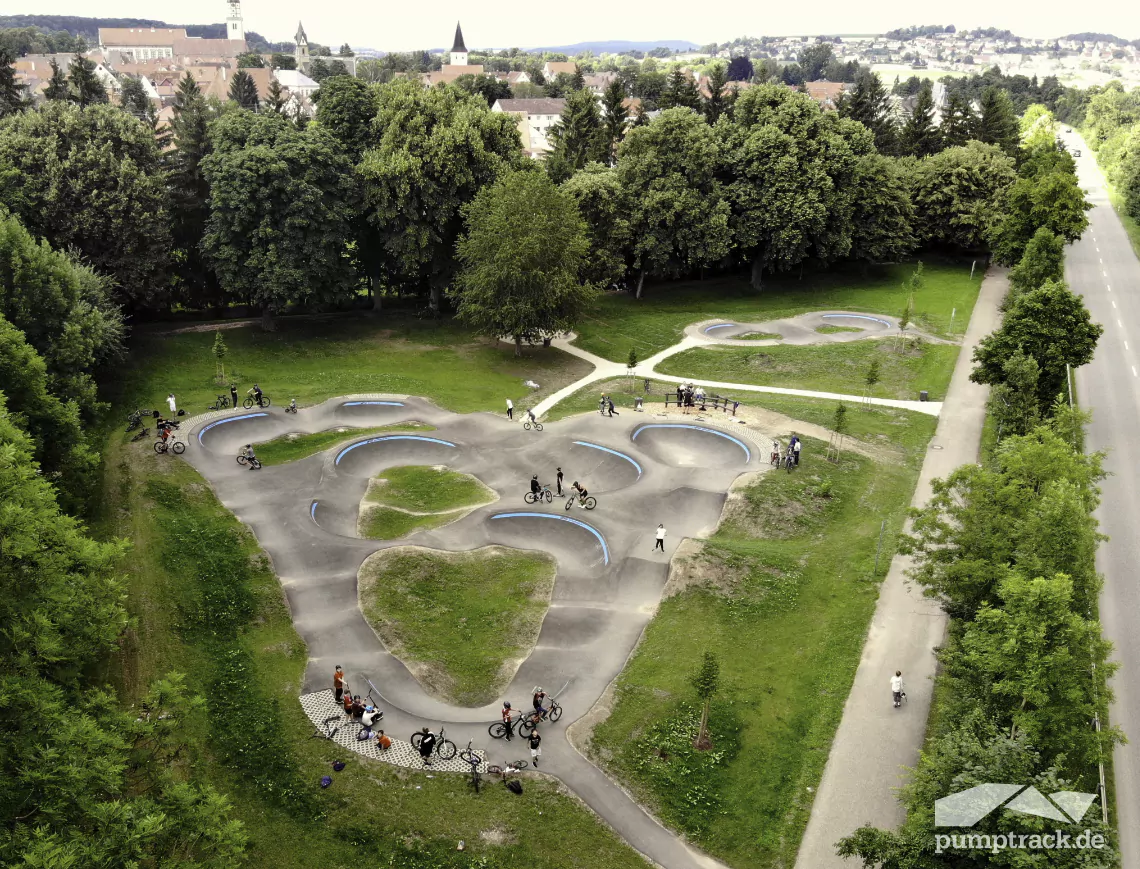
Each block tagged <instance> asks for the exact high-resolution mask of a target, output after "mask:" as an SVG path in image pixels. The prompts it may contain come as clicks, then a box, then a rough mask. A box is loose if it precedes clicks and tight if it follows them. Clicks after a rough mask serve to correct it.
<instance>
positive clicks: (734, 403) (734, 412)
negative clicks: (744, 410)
mask: <svg viewBox="0 0 1140 869" xmlns="http://www.w3.org/2000/svg"><path fill="white" fill-rule="evenodd" d="M738 407H740V402H739V401H734V402H733V403H732V415H733V416H736V409H737V408H738Z"/></svg>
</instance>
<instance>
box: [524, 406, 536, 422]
mask: <svg viewBox="0 0 1140 869" xmlns="http://www.w3.org/2000/svg"><path fill="white" fill-rule="evenodd" d="M526 419H527V422H529V423H530V424H531V425H534V424H535V423H536V422H538V420H537V419H535V417H534V411H533V410H532V409H531V408H529V407H528V408H527V409H526Z"/></svg>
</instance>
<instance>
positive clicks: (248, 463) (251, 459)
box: [242, 444, 257, 471]
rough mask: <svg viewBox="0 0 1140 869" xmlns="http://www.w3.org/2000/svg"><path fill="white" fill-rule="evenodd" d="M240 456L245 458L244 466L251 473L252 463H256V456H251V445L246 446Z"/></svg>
mask: <svg viewBox="0 0 1140 869" xmlns="http://www.w3.org/2000/svg"><path fill="white" fill-rule="evenodd" d="M242 455H244V456H245V465H246V467H247V468H249V469H250V470H251V471H252V470H254V467H253V466H254V463H255V462H256V461H257V456H255V455H254V454H253V444H246V445H245V449H244V450H242Z"/></svg>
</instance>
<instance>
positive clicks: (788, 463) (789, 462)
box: [784, 453, 796, 474]
mask: <svg viewBox="0 0 1140 869" xmlns="http://www.w3.org/2000/svg"><path fill="white" fill-rule="evenodd" d="M795 466H796V459H795V456H793V455H792V454H791V453H786V454H785V455H784V470H785V471H787V472H788V473H789V474H790V473H791V472H792V469H793V468H794V467H795Z"/></svg>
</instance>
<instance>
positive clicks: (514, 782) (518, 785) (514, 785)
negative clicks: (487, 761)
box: [507, 779, 522, 794]
mask: <svg viewBox="0 0 1140 869" xmlns="http://www.w3.org/2000/svg"><path fill="white" fill-rule="evenodd" d="M507 790H509V791H510V792H511V793H512V794H521V793H522V782H521V781H519V780H518V779H511V780H510V781H509V782H507Z"/></svg>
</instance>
